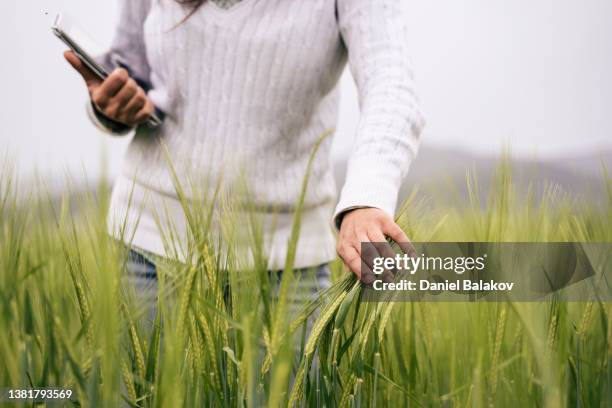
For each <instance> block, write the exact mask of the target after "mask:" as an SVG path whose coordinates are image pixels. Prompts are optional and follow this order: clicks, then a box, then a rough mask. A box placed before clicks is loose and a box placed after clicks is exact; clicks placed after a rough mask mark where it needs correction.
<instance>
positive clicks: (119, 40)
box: [87, 0, 152, 135]
mask: <svg viewBox="0 0 612 408" xmlns="http://www.w3.org/2000/svg"><path fill="white" fill-rule="evenodd" d="M151 1H152V0H121V1H120V2H119V5H120V6H119V7H120V11H119V22H118V24H117V28H116V29H115V34H114V37H113V41H112V43H111V47H110V50H109V51H108V53H106V54H105V55H104V56H103V57H102V60H103V61H102V63H103V65H104V66H106V67H112V68H119V67H121V68H125V69H126V70H127V71H128V72H129V74H130V77H132V78H133V79H134V80H136V82H137V83H138V85H140V86H141V87H142V88H143V89H144V90H145V91H146V92H148V91H149V90H150V89H151V82H150V74H151V69H150V67H149V62H148V60H147V55H146V48H145V42H144V35H143V31H144V23H145V20H146V18H147V16H148V14H149V11H150V9H151ZM87 113H88V115H89V118H90V119H91V121H92V122H93V123H94V125H96V126H97V127H98V128H100V129H102V130H104V131H106V132H108V133H111V134H115V135H123V134H126V133H129V131H130V130H131V129H130V128H129V127H127V126H125V125H122V124H120V123H117V122H114V121H112V120H110V119H108V118H107V117H105V116H104V115H103V114H102V113H100V112H99V111H98V110H97V109H95V107H93V106H92V105H91V103H88V105H87Z"/></svg>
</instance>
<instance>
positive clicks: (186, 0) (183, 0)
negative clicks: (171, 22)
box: [176, 0, 206, 25]
mask: <svg viewBox="0 0 612 408" xmlns="http://www.w3.org/2000/svg"><path fill="white" fill-rule="evenodd" d="M176 2H177V3H179V4H182V5H185V6H187V7H190V8H191V11H189V14H187V15H186V16H185V18H184V19H183V20H182V21H181V22H180V23H179V24H178V25H181V24H182V23H184V22H185V21H187V20H188V19H189V17H191V16H193V15H194V14H195V12H196V11H198V9H199V8H200V7H202V4H204V3H205V2H206V0H176Z"/></svg>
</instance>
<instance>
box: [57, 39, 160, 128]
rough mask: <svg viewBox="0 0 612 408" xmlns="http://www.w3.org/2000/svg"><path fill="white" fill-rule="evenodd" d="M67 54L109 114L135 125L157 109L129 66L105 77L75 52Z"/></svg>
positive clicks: (96, 102) (95, 101)
mask: <svg viewBox="0 0 612 408" xmlns="http://www.w3.org/2000/svg"><path fill="white" fill-rule="evenodd" d="M64 57H65V58H66V60H67V61H68V62H69V63H70V65H72V67H73V68H74V69H75V70H76V71H77V72H78V73H79V74H81V76H82V77H83V79H84V80H85V83H86V84H87V89H88V90H89V96H90V97H91V101H92V102H93V104H94V105H95V107H96V108H97V109H98V110H99V111H100V113H102V114H103V115H104V116H106V117H107V118H109V119H111V120H113V121H115V122H119V123H121V124H124V125H127V126H129V127H133V126H136V125H139V124H141V123H143V122H146V120H147V119H148V118H149V116H151V114H153V112H154V111H155V106H154V105H153V103H152V102H151V100H150V99H149V98H148V97H147V95H146V93H145V91H144V90H143V89H142V88H141V87H140V86H138V84H137V83H136V81H134V80H133V79H132V78H130V77H129V75H128V72H127V70H125V69H123V68H118V69H116V70H114V71H113V72H112V73H111V74H110V75H109V76H108V78H106V79H105V80H102V79H100V78H99V77H98V76H97V75H96V74H95V73H94V72H93V71H92V70H90V69H89V68H88V67H87V66H86V65H85V64H84V63H83V62H82V61H81V59H80V58H79V57H77V55H76V54H75V53H74V52H72V51H66V52H65V53H64Z"/></svg>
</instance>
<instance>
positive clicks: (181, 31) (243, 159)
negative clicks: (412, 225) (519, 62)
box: [109, 0, 423, 269]
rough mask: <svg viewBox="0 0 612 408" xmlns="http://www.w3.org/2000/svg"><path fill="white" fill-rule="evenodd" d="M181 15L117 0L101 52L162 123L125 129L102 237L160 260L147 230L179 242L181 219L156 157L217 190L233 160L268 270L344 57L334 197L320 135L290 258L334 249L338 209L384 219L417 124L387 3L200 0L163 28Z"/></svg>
mask: <svg viewBox="0 0 612 408" xmlns="http://www.w3.org/2000/svg"><path fill="white" fill-rule="evenodd" d="M187 12H188V10H187V9H185V8H184V7H182V6H180V5H178V4H177V3H176V2H175V1H174V0H123V1H122V6H121V17H120V21H119V25H118V28H117V32H116V36H115V40H114V42H113V46H112V50H111V51H112V56H113V59H114V60H115V62H120V63H121V64H122V65H124V66H127V67H128V68H129V71H130V73H131V74H132V75H133V76H135V77H137V78H139V79H140V80H141V81H143V82H145V83H147V84H149V85H150V90H149V91H148V95H149V97H150V98H151V100H152V101H153V102H154V103H155V105H156V106H157V107H158V108H159V109H161V110H162V111H164V112H165V113H166V118H165V121H164V123H163V125H162V126H161V127H160V128H158V129H156V130H150V129H145V128H144V127H141V128H139V129H137V131H136V134H135V136H134V139H133V140H132V142H131V144H130V146H129V149H128V152H127V156H126V158H125V160H124V165H123V169H122V175H121V176H120V177H119V178H118V180H116V183H115V187H114V190H113V195H112V199H111V208H110V213H109V227H110V229H111V233H112V234H114V235H115V236H116V237H119V236H121V235H122V236H123V237H124V239H125V240H126V241H129V242H131V243H132V245H134V246H136V247H139V248H142V249H144V250H147V251H150V252H153V253H156V254H159V255H162V256H171V251H169V249H168V247H167V246H165V245H164V242H165V239H164V234H163V233H162V232H160V230H159V227H160V226H164V227H167V226H168V225H173V237H172V238H173V240H174V241H175V242H178V243H180V245H184V244H185V242H186V236H187V233H186V231H187V226H186V221H185V216H184V213H183V209H182V207H181V205H180V203H179V201H178V199H177V192H176V189H175V185H174V183H173V180H172V176H171V172H170V171H169V170H168V165H167V163H168V159H170V160H171V162H172V163H173V166H174V167H175V170H176V175H177V178H178V180H179V182H181V183H182V184H184V185H187V184H189V183H190V182H192V181H193V180H196V179H197V180H201V179H204V178H205V179H206V181H207V182H208V185H211V186H215V185H216V184H217V182H218V181H219V180H222V184H223V185H224V186H228V185H231V184H232V183H233V182H234V181H235V180H236V178H237V177H238V176H237V174H238V170H237V169H241V174H242V171H244V174H246V181H247V184H248V186H249V189H250V191H251V194H252V196H251V197H252V201H254V203H255V205H256V206H257V209H258V211H259V212H260V215H261V216H262V217H263V231H264V234H265V239H264V242H265V245H266V249H267V255H268V257H269V267H270V269H282V268H283V267H284V262H285V253H286V250H287V243H288V240H289V235H290V231H291V225H292V221H293V214H294V210H295V207H296V204H297V201H298V197H299V195H300V189H301V185H302V180H303V179H304V176H305V173H306V167H307V163H308V159H309V156H310V154H311V152H312V149H313V147H314V144H315V142H316V141H317V139H318V138H319V137H320V136H321V135H322V134H323V133H324V132H326V131H328V130H330V129H333V128H334V127H335V125H336V120H337V114H338V89H337V83H338V79H339V77H340V75H341V73H342V71H343V69H344V67H345V64H346V61H347V59H348V61H349V64H350V68H351V71H352V74H353V76H354V78H355V80H356V83H357V86H358V91H359V103H360V111H361V117H360V120H359V125H358V134H357V137H356V143H355V146H354V149H353V152H352V155H351V157H350V160H349V164H348V171H347V179H346V182H345V185H344V187H343V188H342V193H341V196H340V200H339V202H338V203H336V193H335V191H336V188H335V185H334V179H333V175H332V166H331V162H330V146H331V142H332V140H331V138H328V139H327V140H325V141H324V142H323V144H322V146H321V149H320V150H319V152H318V154H317V156H316V158H315V160H314V163H313V168H312V174H311V179H310V183H309V185H308V190H307V195H306V200H305V206H304V213H303V217H302V229H301V234H300V240H299V245H298V251H297V256H296V261H295V266H296V267H307V266H314V265H318V264H322V263H325V262H328V261H329V260H331V259H333V258H334V256H335V238H334V234H333V227H332V222H331V221H332V219H334V217H336V219H337V217H338V215H339V214H341V213H342V212H343V211H345V210H347V209H350V208H355V207H377V208H380V209H382V210H384V211H385V212H387V213H389V214H390V215H393V213H394V212H395V206H396V201H397V193H398V189H399V187H400V183H401V181H402V178H403V177H404V175H405V173H406V171H407V170H408V167H409V165H410V162H411V161H412V159H413V158H414V156H415V154H416V151H417V145H418V138H419V134H420V132H421V129H422V126H423V119H422V116H421V114H420V112H419V110H418V107H417V106H416V101H415V95H414V90H413V79H412V72H411V66H410V61H409V53H408V50H407V49H406V37H405V28H406V27H405V25H406V22H407V19H406V15H405V12H404V9H403V5H402V2H401V1H398V0H307V1H306V0H242V1H241V2H240V3H238V4H236V5H234V6H232V7H231V8H229V9H223V8H221V7H219V6H218V5H216V4H215V3H213V2H210V1H208V2H206V3H205V4H204V5H203V6H202V7H201V8H200V9H199V10H198V11H197V12H196V13H195V14H194V15H193V16H192V17H191V18H189V19H188V20H186V21H185V22H184V23H183V24H181V25H179V26H177V24H178V23H179V22H180V21H182V20H183V18H184V16H185V15H186V13H187ZM160 141H161V142H162V143H160ZM162 146H165V147H162ZM230 188H231V187H230ZM189 191H190V190H189V189H187V198H188V199H192V198H194V197H191V196H190V194H193V193H190V192H189ZM238 199H239V198H238ZM334 206H335V211H334ZM203 211H206V209H203ZM126 228H127V229H126ZM120 230H121V231H120ZM166 238H168V236H167V234H166ZM166 241H167V239H166ZM179 247H180V246H179ZM181 251H185V249H184V248H182V249H179V252H181ZM182 256H184V254H182V255H181V254H180V253H179V257H182Z"/></svg>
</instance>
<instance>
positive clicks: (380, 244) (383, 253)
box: [368, 228, 397, 282]
mask: <svg viewBox="0 0 612 408" xmlns="http://www.w3.org/2000/svg"><path fill="white" fill-rule="evenodd" d="M368 238H369V239H370V241H372V246H373V247H374V248H375V249H376V251H377V252H378V254H379V257H380V258H381V259H385V258H390V259H394V258H395V252H393V249H391V245H389V243H388V242H387V239H386V238H385V235H384V234H383V233H382V231H381V230H380V229H378V228H375V229H372V230H370V231H368ZM372 271H374V267H373V266H372ZM396 272H397V271H396V270H395V269H392V270H389V269H387V268H385V267H383V272H382V278H383V280H384V281H385V282H391V281H393V279H394V276H395V273H396Z"/></svg>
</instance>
